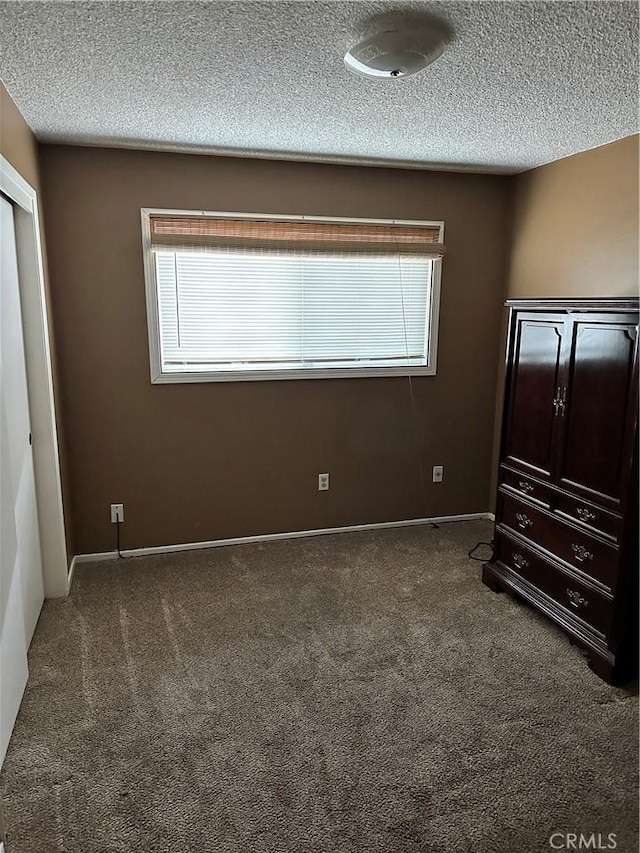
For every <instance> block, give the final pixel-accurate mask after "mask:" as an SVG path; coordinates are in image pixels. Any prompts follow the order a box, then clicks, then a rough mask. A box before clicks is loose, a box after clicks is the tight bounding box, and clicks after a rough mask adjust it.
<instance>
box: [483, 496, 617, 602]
mask: <svg viewBox="0 0 640 853" xmlns="http://www.w3.org/2000/svg"><path fill="white" fill-rule="evenodd" d="M501 503H502V511H501V512H500V509H499V510H498V517H497V518H496V521H497V522H498V523H502V524H504V525H506V526H507V527H510V528H511V529H512V530H515V531H516V533H518V534H519V535H520V536H525V537H526V538H527V539H529V540H530V541H531V542H532V543H533V544H534V545H535V544H537V545H540V546H541V547H542V548H545V549H546V550H547V551H550V552H551V553H552V554H554V555H555V556H557V557H558V558H559V559H561V560H563V561H564V562H565V563H567V564H568V565H569V566H571V567H572V568H574V569H578V570H579V571H581V572H584V573H585V574H587V575H589V576H590V577H592V578H594V579H595V580H597V581H598V582H599V583H601V584H603V586H605V587H608V588H609V589H614V588H615V585H616V578H617V570H618V560H619V552H618V549H617V548H616V547H615V546H614V545H607V544H605V543H604V542H601V541H600V540H598V539H596V538H595V537H593V536H590V535H589V534H588V533H583V532H582V531H580V530H577V529H576V528H575V527H573V526H572V525H570V524H567V523H565V522H564V521H563V520H562V519H560V518H559V517H557V516H553V515H551V514H550V513H548V512H545V511H544V510H541V509H537V508H536V507H534V506H532V505H531V504H526V503H524V502H523V501H520V500H518V499H516V498H514V497H511V496H510V495H506V494H504V493H502V494H501Z"/></svg>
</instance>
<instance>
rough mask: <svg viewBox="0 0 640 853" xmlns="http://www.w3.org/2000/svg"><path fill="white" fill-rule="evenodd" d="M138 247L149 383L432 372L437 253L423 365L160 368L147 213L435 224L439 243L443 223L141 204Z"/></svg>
mask: <svg viewBox="0 0 640 853" xmlns="http://www.w3.org/2000/svg"><path fill="white" fill-rule="evenodd" d="M140 214H141V219H142V252H143V259H144V280H145V291H146V300H147V330H148V335H149V360H150V367H151V382H152V384H154V385H157V384H165V383H170V384H176V383H179V384H181V383H185V382H255V381H258V380H259V381H264V380H273V379H356V378H359V377H375V376H435V375H436V367H437V355H438V325H439V320H440V280H441V276H442V258H434V259H433V266H432V275H431V299H430V305H429V318H428V323H429V325H428V329H429V352H428V354H427V364H426V365H404V366H396V367H304V368H297V367H295V368H286V369H282V368H281V369H277V370H246V371H242V372H238V371H224V370H216V371H184V372H171V373H163V371H162V357H161V352H160V316H159V310H158V303H159V300H158V288H157V282H156V269H155V264H154V262H153V252H152V250H151V225H150V218H151V217H152V216H189V217H190V218H196V217H198V216H201V217H203V218H216V219H221V218H227V219H275V220H279V221H283V220H285V221H289V222H348V223H356V224H359V225H414V226H415V225H417V226H431V227H433V226H437V227H438V228H439V231H440V236H439V242H440V243H443V242H444V222H442V221H438V220H436V221H433V220H424V219H360V218H354V217H346V216H288V215H286V216H285V215H281V214H265V213H235V212H229V211H217V210H167V209H165V208H151V207H143V208H141V210H140Z"/></svg>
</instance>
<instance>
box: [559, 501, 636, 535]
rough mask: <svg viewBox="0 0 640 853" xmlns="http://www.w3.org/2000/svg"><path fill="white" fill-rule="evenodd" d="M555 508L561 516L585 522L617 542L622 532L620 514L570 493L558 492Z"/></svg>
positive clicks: (579, 522)
mask: <svg viewBox="0 0 640 853" xmlns="http://www.w3.org/2000/svg"><path fill="white" fill-rule="evenodd" d="M554 509H555V512H557V514H558V515H559V516H561V517H562V516H565V517H566V518H570V519H571V520H572V521H576V522H577V523H578V524H584V525H586V526H587V527H590V528H592V529H593V530H597V531H598V532H599V533H601V534H602V535H603V536H608V537H610V538H611V539H613V540H615V541H616V542H617V541H618V540H619V538H620V535H621V533H622V518H621V517H620V516H619V515H615V514H614V513H612V512H607V511H606V510H604V509H600V507H596V506H594V505H593V504H588V503H585V502H584V501H581V500H578V498H573V497H571V496H570V495H563V494H561V493H558V494H557V495H556V499H555V507H554Z"/></svg>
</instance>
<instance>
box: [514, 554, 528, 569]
mask: <svg viewBox="0 0 640 853" xmlns="http://www.w3.org/2000/svg"><path fill="white" fill-rule="evenodd" d="M511 556H512V557H513V562H514V563H515V564H516V566H517V567H518V568H519V569H526V568H527V567H528V565H529V561H528V560H525V558H524V557H523V556H522V554H512V555H511Z"/></svg>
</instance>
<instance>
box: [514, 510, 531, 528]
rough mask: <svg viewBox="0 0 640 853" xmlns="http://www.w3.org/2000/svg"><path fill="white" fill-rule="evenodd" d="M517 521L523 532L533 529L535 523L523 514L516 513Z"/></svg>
mask: <svg viewBox="0 0 640 853" xmlns="http://www.w3.org/2000/svg"><path fill="white" fill-rule="evenodd" d="M516 521H517V522H518V527H521V528H522V529H523V530H526V529H527V527H533V521H531V519H530V518H529V517H528V516H526V515H525V514H524V513H523V512H517V513H516Z"/></svg>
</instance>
